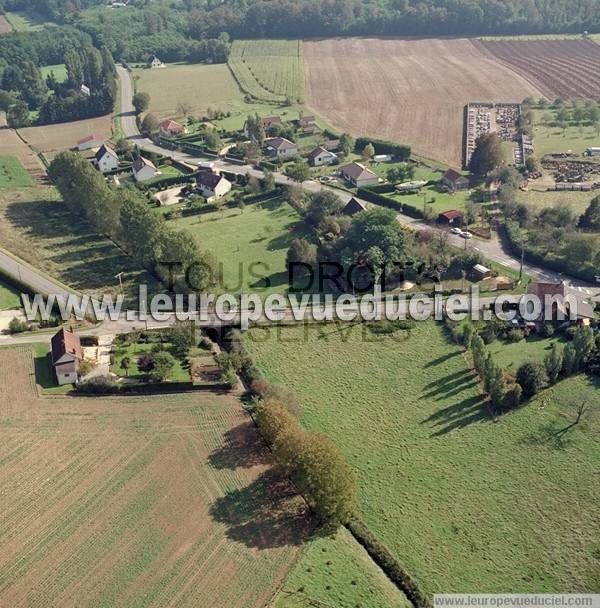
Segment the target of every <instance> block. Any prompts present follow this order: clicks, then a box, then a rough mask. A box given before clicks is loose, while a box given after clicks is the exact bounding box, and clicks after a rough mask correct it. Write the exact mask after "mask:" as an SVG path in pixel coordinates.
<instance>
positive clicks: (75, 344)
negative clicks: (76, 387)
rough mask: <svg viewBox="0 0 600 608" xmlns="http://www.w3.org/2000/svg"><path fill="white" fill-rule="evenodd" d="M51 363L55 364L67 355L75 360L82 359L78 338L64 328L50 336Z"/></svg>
mask: <svg viewBox="0 0 600 608" xmlns="http://www.w3.org/2000/svg"><path fill="white" fill-rule="evenodd" d="M51 345H52V362H53V363H55V362H56V361H58V360H59V359H60V358H61V357H64V355H66V354H69V355H73V356H75V357H76V358H77V359H80V360H81V359H83V352H82V350H81V342H80V341H79V336H78V335H77V334H74V333H73V332H72V331H69V330H67V329H65V328H64V327H63V328H62V329H60V330H59V331H58V332H56V333H55V334H54V335H53V336H52V341H51Z"/></svg>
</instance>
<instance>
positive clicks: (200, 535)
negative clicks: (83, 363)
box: [0, 347, 309, 608]
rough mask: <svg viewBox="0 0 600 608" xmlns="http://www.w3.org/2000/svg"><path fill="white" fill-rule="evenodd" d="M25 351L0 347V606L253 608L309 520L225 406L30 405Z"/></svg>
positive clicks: (32, 392) (204, 398)
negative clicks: (209, 607) (208, 607)
mask: <svg viewBox="0 0 600 608" xmlns="http://www.w3.org/2000/svg"><path fill="white" fill-rule="evenodd" d="M32 353H33V351H32V350H30V347H18V348H11V349H6V348H5V349H0V511H1V513H2V516H1V517H0V606H11V608H19V607H25V606H27V607H29V608H36V607H40V608H41V607H44V608H49V607H53V606H56V607H59V606H60V607H65V606H79V607H84V606H95V607H102V606H106V607H107V608H108V607H113V606H136V607H137V608H142V607H157V606H173V607H175V606H176V607H177V608H180V607H185V606H190V607H191V606H193V607H197V606H211V607H215V608H216V607H228V608H229V607H236V606H237V607H239V608H242V607H243V608H246V607H252V606H255V607H259V606H260V607H262V606H265V605H266V604H267V603H268V602H269V600H270V599H271V597H272V596H273V594H274V593H275V592H276V590H277V588H278V587H279V586H280V585H281V584H282V582H283V580H284V579H285V577H286V575H287V573H288V572H289V570H290V569H291V568H292V567H293V565H294V563H295V561H296V559H297V557H298V555H299V553H300V547H301V544H302V542H303V540H304V539H305V537H306V535H307V534H308V532H309V520H308V518H307V516H306V513H305V511H304V508H303V503H302V502H301V501H300V499H299V498H298V497H297V496H294V495H293V494H292V493H291V491H290V488H289V486H288V484H287V483H286V482H283V481H282V480H281V479H280V478H278V477H277V476H276V475H274V474H273V472H272V469H271V463H270V460H269V456H268V453H267V451H266V450H265V448H264V445H263V443H262V442H261V441H260V440H259V438H258V435H257V432H256V430H255V428H254V426H253V425H252V424H251V423H250V420H249V418H248V416H247V415H246V414H245V413H244V412H243V410H242V408H241V406H240V404H239V402H238V401H236V400H235V399H234V398H233V397H230V396H227V395H218V394H211V393H199V392H196V393H193V394H191V395H173V396H166V397H165V396H157V397H125V398H123V397H119V398H111V397H101V398H68V397H52V398H46V399H43V398H40V397H38V394H37V392H36V387H35V379H34V378H35V376H34V373H33V370H34V365H35V363H36V361H35V360H34V358H33V354H32ZM37 363H38V364H39V361H38V362H37Z"/></svg>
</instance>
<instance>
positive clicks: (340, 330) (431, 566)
mask: <svg viewBox="0 0 600 608" xmlns="http://www.w3.org/2000/svg"><path fill="white" fill-rule="evenodd" d="M246 344H247V347H248V349H249V351H250V352H251V354H252V356H253V358H254V359H255V361H256V362H257V364H258V366H259V367H260V368H261V369H262V370H263V371H264V372H265V374H266V376H267V378H268V379H270V380H272V381H275V382H278V383H280V384H282V385H284V386H286V387H287V388H289V389H290V390H292V391H294V392H295V393H296V394H297V395H298V396H299V398H300V401H301V407H302V416H301V420H302V423H303V424H304V425H305V426H306V427H308V428H310V429H312V430H322V431H324V432H325V433H327V434H328V435H329V436H330V437H331V439H332V440H333V441H335V442H336V444H337V445H338V446H339V447H340V448H341V449H342V451H343V452H344V454H345V455H346V457H347V459H348V461H349V462H350V463H351V465H352V466H353V467H354V469H355V471H356V474H357V476H358V482H359V488H360V497H361V509H362V515H363V518H364V519H365V521H366V522H367V523H368V525H369V526H370V527H371V529H372V530H373V532H374V533H375V534H376V535H377V536H378V537H379V539H380V540H382V541H383V542H385V543H386V544H387V545H388V546H389V548H390V550H391V551H392V552H393V553H394V554H395V555H396V556H397V557H398V558H399V560H400V561H401V563H402V564H403V565H404V567H405V568H406V569H407V570H408V571H409V572H411V573H412V574H413V575H414V576H415V577H416V578H417V579H418V581H419V582H420V584H421V586H422V587H423V589H424V590H425V592H426V593H427V594H429V595H431V594H432V593H434V592H472V591H473V590H477V591H478V592H482V593H483V592H489V593H494V592H501V591H505V590H506V589H510V590H511V591H512V592H541V591H547V592H550V591H556V592H558V591H569V592H574V591H580V592H583V591H590V592H591V591H593V590H595V589H598V585H599V583H600V581H599V579H598V571H599V569H598V565H599V561H598V560H599V554H600V538H599V537H598V524H597V512H598V507H599V502H600V501H599V498H598V492H597V484H595V483H590V480H592V479H595V476H597V471H598V468H599V467H600V435H599V433H598V430H600V419H598V418H597V419H596V421H592V420H591V419H590V422H589V426H586V425H581V426H580V427H578V428H576V429H573V430H572V432H570V437H571V439H572V444H571V445H570V446H568V447H567V448H565V449H560V450H559V449H556V448H555V446H554V445H551V444H549V443H548V442H546V441H545V440H543V437H544V432H545V429H547V428H548V427H549V426H550V425H555V424H560V421H561V420H562V422H563V426H564V422H565V421H564V419H563V418H562V416H561V414H562V412H563V406H565V399H566V398H569V399H583V398H585V399H589V400H590V401H591V403H592V404H594V405H595V406H596V407H600V392H599V391H598V388H599V387H598V385H596V384H592V383H590V381H589V380H587V379H586V378H584V377H578V378H574V379H570V380H568V381H566V382H564V383H562V384H561V385H560V386H559V387H557V388H556V389H553V390H552V391H551V392H545V393H543V394H541V395H539V397H538V398H537V399H536V401H535V402H533V403H531V404H529V405H527V406H524V407H522V408H520V409H519V410H517V411H516V412H514V413H512V414H509V415H506V416H503V417H502V418H500V419H499V420H498V421H497V422H492V421H491V420H490V419H489V417H488V415H487V412H486V410H485V409H484V408H483V407H482V405H483V399H482V397H481V395H480V394H479V391H478V387H477V384H476V381H475V379H474V378H473V376H472V374H471V372H470V371H469V370H468V369H467V367H466V365H465V362H464V360H463V357H462V354H461V352H460V351H459V350H458V348H457V347H456V346H455V345H453V344H451V343H450V341H449V340H448V339H447V337H446V335H445V334H444V330H443V329H442V327H440V326H439V325H436V324H434V323H419V324H417V325H416V326H415V327H414V328H413V329H412V330H411V331H410V332H398V334H397V335H388V336H379V337H377V336H375V335H373V334H371V333H370V332H369V330H368V329H367V328H366V327H364V326H362V325H355V326H353V327H350V326H348V325H327V326H320V327H314V326H313V327H310V326H309V327H307V328H303V327H301V326H298V327H293V328H279V329H275V328H273V329H268V330H267V329H257V328H254V329H252V330H251V331H250V332H249V333H248V334H246ZM540 437H541V438H542V439H540Z"/></svg>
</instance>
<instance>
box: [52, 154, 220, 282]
mask: <svg viewBox="0 0 600 608" xmlns="http://www.w3.org/2000/svg"><path fill="white" fill-rule="evenodd" d="M48 173H49V176H50V178H51V179H52V180H53V182H54V183H55V184H56V187H57V188H58V190H59V192H60V194H61V196H62V198H63V201H64V203H65V205H66V206H67V207H68V208H69V210H70V211H71V212H72V213H73V214H74V215H76V216H78V217H80V218H81V219H83V220H85V221H86V222H88V223H89V225H90V226H91V228H92V229H93V230H94V231H96V232H98V233H100V234H104V235H106V236H108V237H109V238H111V239H112V240H114V241H115V242H116V243H118V245H119V246H120V247H122V248H123V249H124V250H125V251H126V252H127V253H128V254H129V255H130V256H131V257H132V258H133V259H134V260H135V261H136V262H137V263H138V264H139V265H140V266H143V267H145V268H147V269H148V270H149V271H150V272H152V273H153V274H154V275H155V276H156V277H158V279H159V280H160V281H162V283H163V284H164V285H166V286H167V287H168V288H169V289H172V290H173V291H176V292H178V293H187V292H189V291H196V292H203V291H205V290H206V289H207V288H208V287H209V286H210V285H211V283H212V281H213V277H214V276H216V275H215V271H214V269H215V262H214V259H213V258H212V256H211V255H210V254H208V253H206V252H203V251H202V250H201V249H200V247H199V245H198V243H197V242H196V241H195V239H194V238H193V237H192V236H191V235H190V234H188V233H186V232H181V231H177V230H173V229H172V228H170V227H168V226H167V225H166V223H165V221H164V219H163V218H162V217H161V216H159V215H158V214H156V213H153V212H152V210H151V209H150V207H149V206H148V202H147V201H146V199H145V198H144V196H143V195H142V194H141V193H140V192H139V191H137V190H136V189H134V188H123V189H120V190H112V189H111V188H109V187H108V186H107V184H106V182H105V181H104V177H103V176H102V174H101V173H99V172H98V171H96V169H94V167H92V165H91V164H90V163H89V161H87V160H86V159H84V158H82V157H81V156H80V155H79V154H77V153H76V152H63V153H61V154H59V155H58V156H57V157H56V158H55V159H54V160H53V161H52V163H51V165H50V168H49V171H48Z"/></svg>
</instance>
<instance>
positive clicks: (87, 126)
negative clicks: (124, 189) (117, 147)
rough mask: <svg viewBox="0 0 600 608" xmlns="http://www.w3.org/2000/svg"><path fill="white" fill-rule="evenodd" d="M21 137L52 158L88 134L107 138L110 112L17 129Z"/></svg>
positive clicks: (110, 133)
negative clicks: (86, 117) (92, 116)
mask: <svg viewBox="0 0 600 608" xmlns="http://www.w3.org/2000/svg"><path fill="white" fill-rule="evenodd" d="M19 133H20V134H21V137H22V138H23V139H24V140H25V141H26V142H27V143H29V144H30V145H31V147H32V148H33V149H34V150H36V151H37V152H42V153H43V154H44V156H45V157H46V158H48V159H49V160H52V158H54V157H55V156H56V155H57V154H58V153H59V152H63V151H64V150H68V149H69V148H73V147H74V146H75V145H76V144H77V142H78V141H79V140H80V139H83V138H84V137H87V136H88V135H98V136H100V137H104V139H109V138H110V137H111V135H112V117H111V115H110V114H107V115H106V116H99V117H98V118H88V119H86V120H75V121H73V122H63V123H59V124H55V125H44V126H43V127H27V128H26V129H19Z"/></svg>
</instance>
